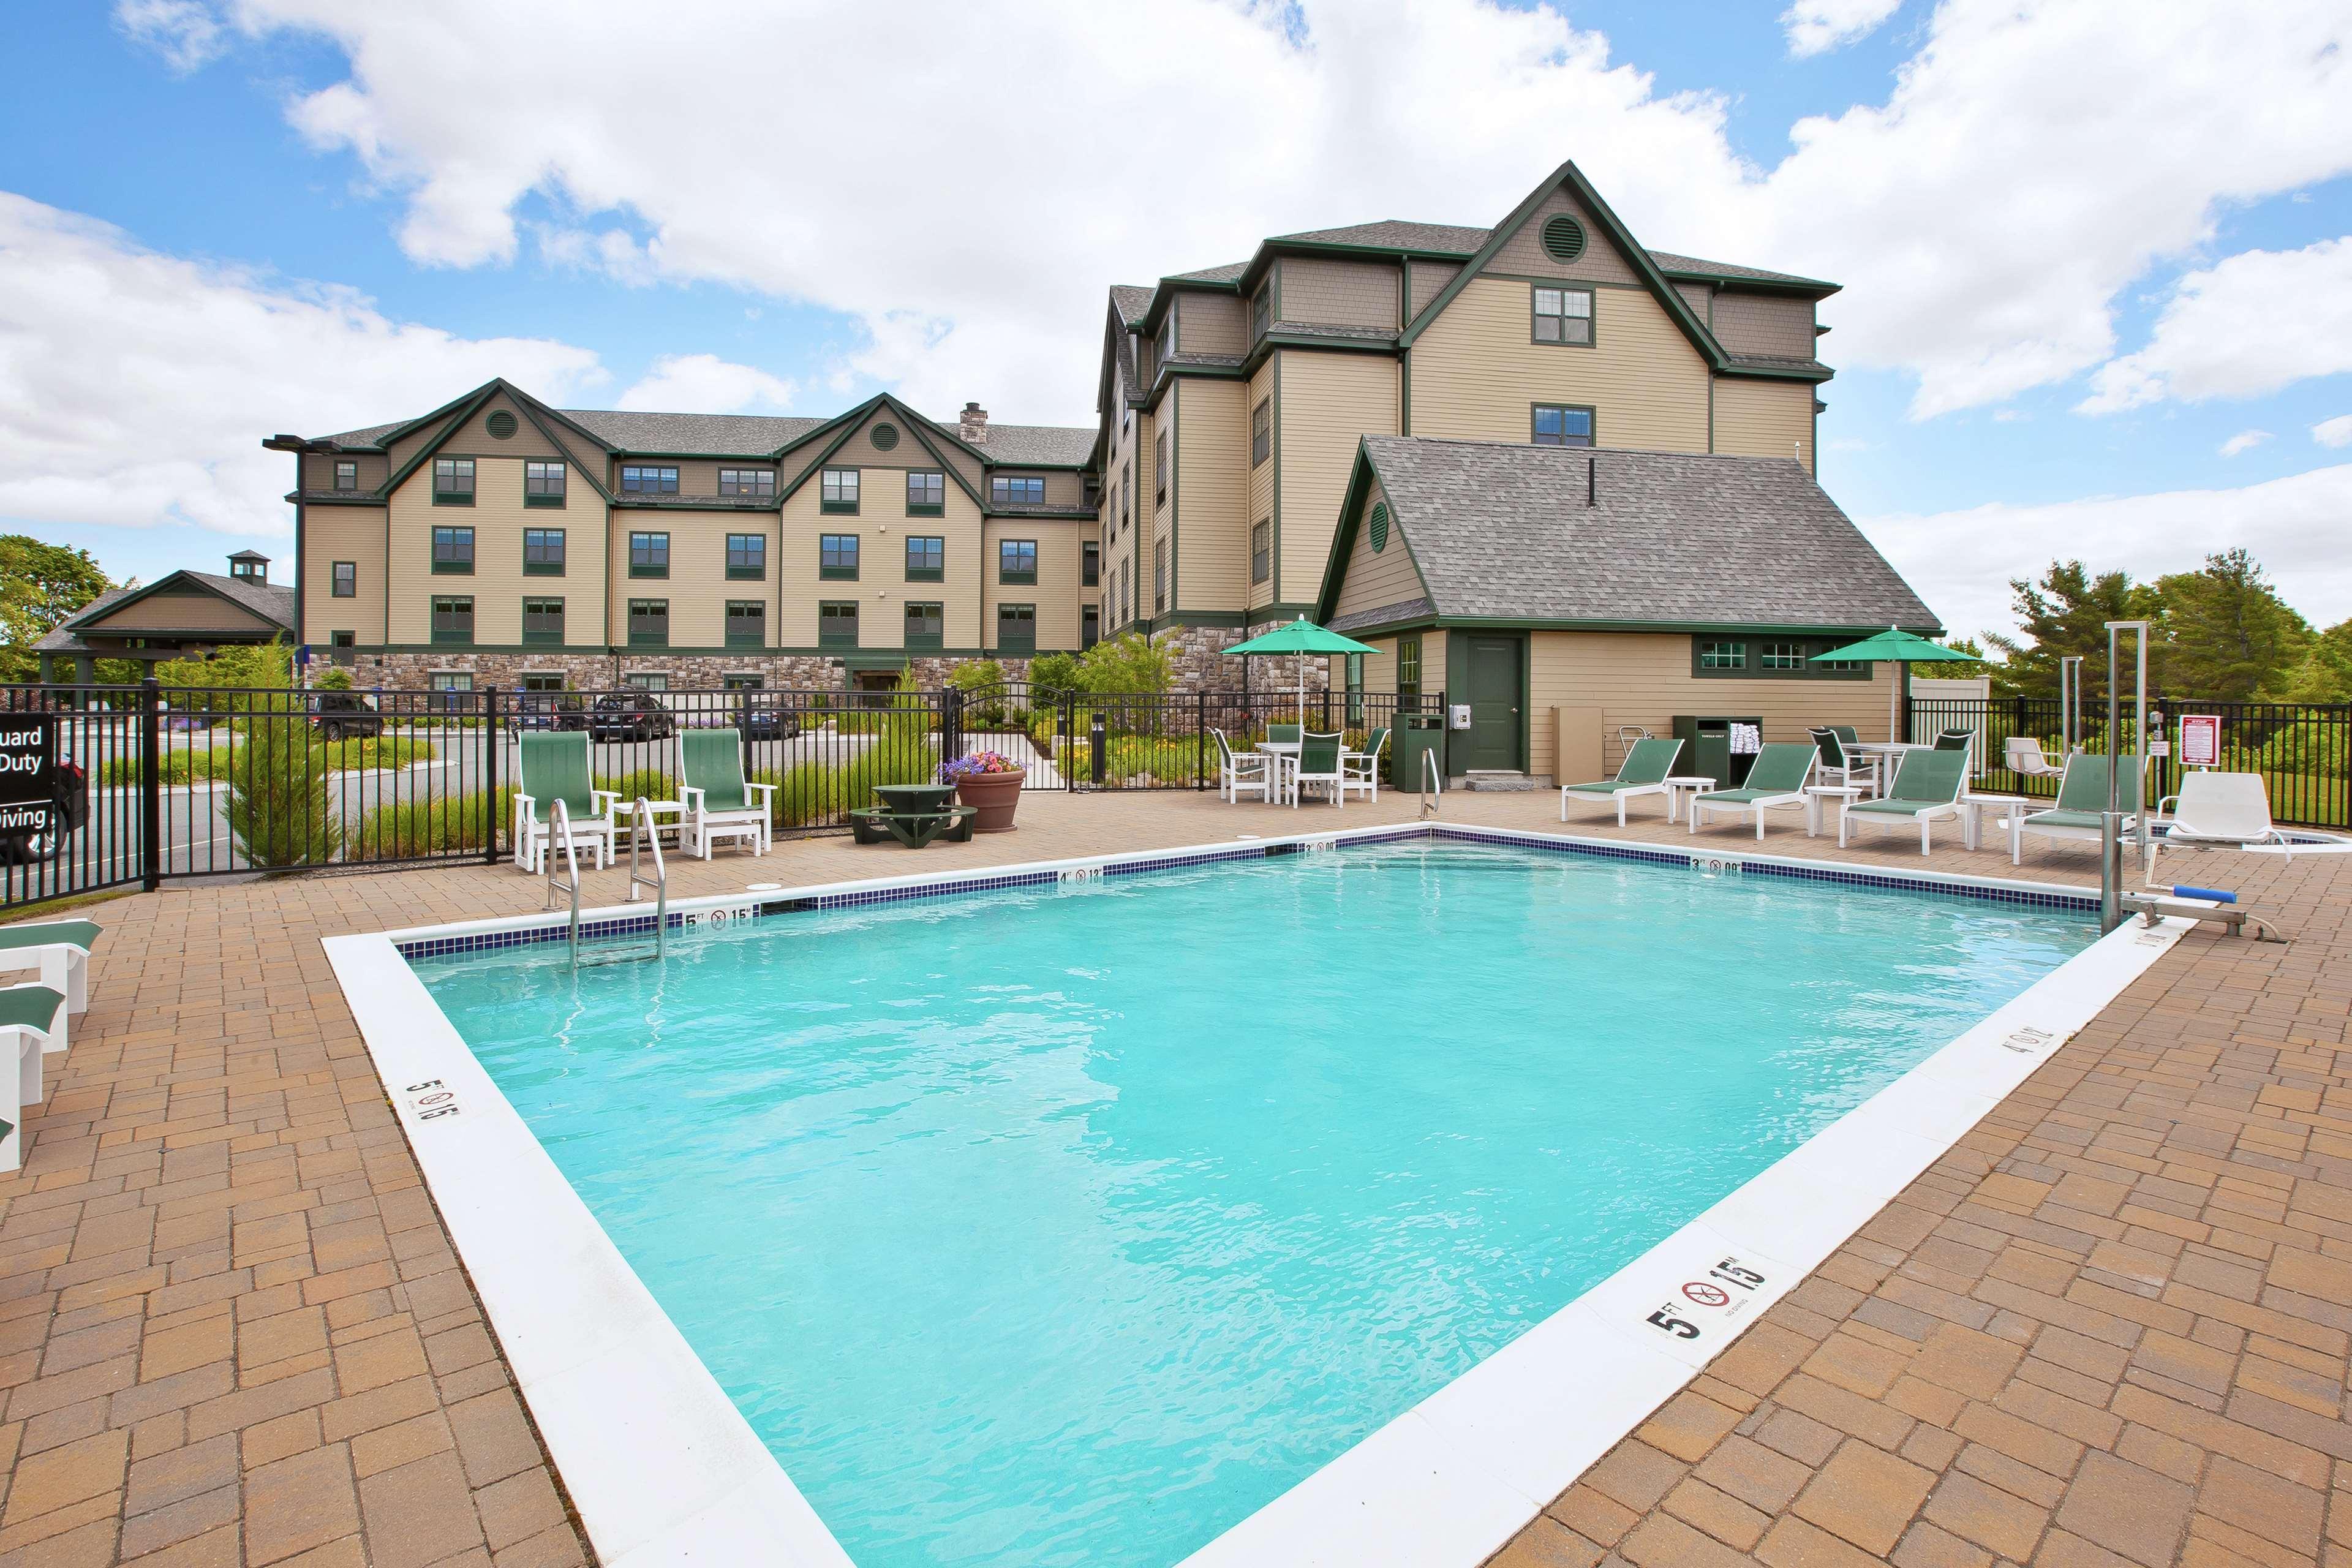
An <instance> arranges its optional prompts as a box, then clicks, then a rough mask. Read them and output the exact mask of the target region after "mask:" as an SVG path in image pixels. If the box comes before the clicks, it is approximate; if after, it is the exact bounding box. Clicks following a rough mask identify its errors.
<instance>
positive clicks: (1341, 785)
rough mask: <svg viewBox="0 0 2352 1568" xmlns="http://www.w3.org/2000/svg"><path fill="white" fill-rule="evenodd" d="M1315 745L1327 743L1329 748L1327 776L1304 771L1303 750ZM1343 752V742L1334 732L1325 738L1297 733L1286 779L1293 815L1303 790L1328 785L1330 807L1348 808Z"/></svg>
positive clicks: (1344, 756) (1343, 739)
mask: <svg viewBox="0 0 2352 1568" xmlns="http://www.w3.org/2000/svg"><path fill="white" fill-rule="evenodd" d="M1318 741H1328V742H1331V743H1332V746H1333V751H1332V753H1331V772H1329V773H1308V772H1307V747H1308V746H1310V745H1312V744H1314V743H1315V742H1318ZM1347 749H1348V748H1347V742H1346V738H1345V737H1344V736H1343V735H1341V733H1340V732H1339V731H1337V730H1334V731H1331V732H1330V733H1328V734H1317V733H1315V732H1314V731H1307V730H1302V731H1299V734H1298V757H1297V761H1296V762H1295V763H1293V764H1292V765H1291V767H1290V770H1289V775H1288V785H1289V792H1290V808H1291V809H1292V810H1293V811H1296V810H1297V809H1298V797H1299V796H1300V795H1304V794H1306V793H1307V785H1308V784H1328V785H1329V786H1330V794H1331V804H1332V805H1334V806H1340V805H1347V804H1348V792H1347V788H1346V784H1347V777H1348V764H1347Z"/></svg>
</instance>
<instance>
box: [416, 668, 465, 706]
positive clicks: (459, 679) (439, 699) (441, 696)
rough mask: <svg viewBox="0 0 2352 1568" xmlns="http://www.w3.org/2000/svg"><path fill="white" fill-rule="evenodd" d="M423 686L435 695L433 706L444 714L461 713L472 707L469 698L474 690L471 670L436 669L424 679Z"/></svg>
mask: <svg viewBox="0 0 2352 1568" xmlns="http://www.w3.org/2000/svg"><path fill="white" fill-rule="evenodd" d="M425 685H426V687H427V688H429V689H431V690H432V691H433V693H434V694H435V699H436V700H435V702H434V706H435V707H436V708H438V709H440V710H442V711H443V712H445V713H458V712H463V711H464V710H467V709H469V708H471V707H473V705H474V704H473V701H472V700H471V697H470V694H471V692H472V691H473V689H474V674H473V671H471V670H468V669H436V670H435V671H433V672H432V673H431V674H430V675H427V676H426V677H425Z"/></svg>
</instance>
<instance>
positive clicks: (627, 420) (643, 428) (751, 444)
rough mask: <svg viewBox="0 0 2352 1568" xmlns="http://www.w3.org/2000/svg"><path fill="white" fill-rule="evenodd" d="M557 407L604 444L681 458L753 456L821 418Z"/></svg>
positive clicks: (793, 436)
mask: <svg viewBox="0 0 2352 1568" xmlns="http://www.w3.org/2000/svg"><path fill="white" fill-rule="evenodd" d="M557 412H558V413H560V414H562V416H564V417H565V418H566V419H569V420H571V421H572V423H573V424H575V425H578V426H581V427H582V428H583V429H584V430H586V431H587V432H588V433H589V434H590V435H592V436H593V437H596V438H597V439H598V440H600V441H602V442H604V444H605V445H606V446H608V447H619V448H621V449H622V450H623V451H625V452H664V453H672V452H674V453H677V454H678V455H679V456H681V457H711V458H750V457H756V456H758V455H759V454H760V453H762V452H772V451H774V450H775V449H776V448H777V447H781V446H782V445H784V444H785V443H786V442H788V441H797V440H799V439H800V438H801V437H803V436H805V435H807V434H808V433H809V432H810V431H812V430H814V429H815V428H816V427H817V426H820V425H822V424H824V420H822V419H806V418H802V417H799V416H789V415H772V414H640V413H635V412H631V411H622V410H614V409H603V408H563V409H558V410H557Z"/></svg>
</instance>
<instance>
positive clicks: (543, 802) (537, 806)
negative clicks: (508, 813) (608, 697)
mask: <svg viewBox="0 0 2352 1568" xmlns="http://www.w3.org/2000/svg"><path fill="white" fill-rule="evenodd" d="M518 758H519V760H518V761H517V762H516V763H515V795H514V812H515V816H514V861H515V864H516V865H518V866H520V867H521V868H523V869H524V870H526V871H530V872H533V873H537V872H539V871H541V870H544V869H545V868H546V862H545V861H544V860H543V859H542V858H541V857H542V856H544V855H545V854H547V853H548V852H549V851H550V850H551V849H552V848H553V845H552V844H551V842H550V840H551V837H553V833H554V828H553V820H554V816H555V803H556V802H557V801H559V800H560V801H562V803H563V809H564V811H565V813H566V814H567V815H568V816H570V818H571V823H572V845H573V847H574V849H575V850H576V849H577V847H579V846H580V845H582V844H590V845H593V846H594V847H595V850H596V868H597V869H598V870H600V871H601V870H603V869H604V868H605V867H607V866H609V865H611V864H612V863H613V853H614V848H613V846H614V820H613V818H614V811H615V810H617V809H618V807H619V806H620V804H621V795H620V792H619V791H617V790H609V789H598V788H597V787H596V784H595V779H594V775H593V774H592V773H590V771H589V767H588V732H587V731H585V730H562V731H556V732H554V733H552V734H549V733H545V732H541V731H524V732H523V734H522V736H521V738H520V750H519V752H518Z"/></svg>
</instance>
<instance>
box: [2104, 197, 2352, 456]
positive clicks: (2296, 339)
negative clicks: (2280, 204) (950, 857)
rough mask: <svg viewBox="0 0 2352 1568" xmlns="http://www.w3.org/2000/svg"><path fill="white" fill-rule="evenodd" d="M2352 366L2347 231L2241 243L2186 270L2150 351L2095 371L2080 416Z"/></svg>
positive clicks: (2233, 393)
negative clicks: (2259, 245) (2264, 245)
mask: <svg viewBox="0 0 2352 1568" xmlns="http://www.w3.org/2000/svg"><path fill="white" fill-rule="evenodd" d="M2347 370H2352V237H2347V238H2344V239H2326V240H2322V241H2320V242H2319V243H2318V244H2316V245H2312V246H2306V247H2304V248H2303V249H2301V250H2246V251H2241V252H2239V253H2238V254H2237V255H2235V256H2231V257H2228V258H2224V259H2223V260H2221V261H2220V262H2218V263H2216V264H2215V265H2213V266H2211V267H2209V268H2203V269H2202V270H2200V271H2196V272H2190V273H2188V274H2186V275H2184V276H2183V277H2182V278H2181V279H2180V280H2179V283H2178V284H2177V285H2175V286H2174V289H2173V294H2172V298H2171V300H2170V301H2169V302H2168V303H2167V304H2166V306H2165V307H2164V313H2163V314H2162V315H2160V316H2159V317H2158V318H2157V322H2156V331H2155V333H2154V335H2153V336H2152V337H2150V339H2149V340H2148V344H2147V347H2146V348H2144V349H2141V350H2140V351H2139V352H2137V353H2131V354H2126V355H2125V356H2124V357H2123V358H2121V359H2118V360H2115V361H2112V362H2111V363H2107V364H2105V365H2102V366H2101V367H2100V368H2099V374H2097V376H2096V377H2095V378H2094V380H2093V382H2092V386H2091V395H2090V396H2088V397H2086V398H2084V400H2083V401H2082V403H2080V404H2079V405H2076V411H2077V412H2078V413H2084V414H2113V413H2115V412H2116V411H2117V410H2119V409H2125V408H2136V407H2137V406H2139V405H2142V404H2147V403H2155V402H2158V401H2159V400H2160V399H2164V398H2177V399H2179V400H2181V401H2184V402H2189V403H2198V402H2202V401H2204V400H2205V399H2207V398H2212V397H2256V396H2260V395H2262V394H2263V393H2266V392H2276V391H2277V390H2278V389H2279V388H2280V387H2282V386H2284V385H2286V384H2289V383H2290V382H2295V381H2300V380H2302V379H2303V378H2304V377H2305V376H2314V375H2333V374H2336V373H2337V372H2340V371H2347Z"/></svg>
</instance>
